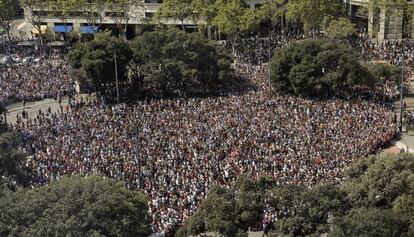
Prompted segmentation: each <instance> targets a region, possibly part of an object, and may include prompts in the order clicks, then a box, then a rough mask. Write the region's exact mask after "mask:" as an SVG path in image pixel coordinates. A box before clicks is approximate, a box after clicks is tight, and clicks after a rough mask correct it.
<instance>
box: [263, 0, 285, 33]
mask: <svg viewBox="0 0 414 237" xmlns="http://www.w3.org/2000/svg"><path fill="white" fill-rule="evenodd" d="M286 6H287V1H285V0H266V1H265V2H264V4H263V5H262V6H261V7H260V9H259V15H260V17H261V20H262V21H267V22H270V23H271V24H272V25H273V26H275V23H276V22H277V21H280V23H281V24H283V17H285V15H286V11H287V7H286ZM282 28H283V26H282ZM272 30H273V29H272Z"/></svg>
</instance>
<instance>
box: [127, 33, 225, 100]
mask: <svg viewBox="0 0 414 237" xmlns="http://www.w3.org/2000/svg"><path fill="white" fill-rule="evenodd" d="M131 48H132V52H133V60H132V63H131V64H132V66H131V70H132V71H133V72H134V77H135V79H136V81H138V84H139V85H142V84H143V83H145V84H146V85H147V86H149V87H150V88H152V89H154V88H156V89H159V90H161V91H162V92H163V93H167V92H173V91H179V93H180V94H182V95H184V94H186V93H187V92H191V91H194V90H202V91H209V90H213V89H214V88H216V87H217V86H218V85H220V84H223V83H225V82H226V81H227V79H229V77H230V74H231V69H230V68H231V67H230V64H231V61H230V59H229V58H228V56H226V55H225V53H224V50H223V49H222V48H221V46H219V45H217V44H216V43H215V42H212V41H208V40H207V39H205V38H204V37H202V36H200V35H199V34H185V33H184V32H182V31H180V30H178V29H173V28H172V29H166V30H158V31H154V32H146V33H144V34H143V35H141V36H139V37H137V38H136V39H135V40H134V41H133V42H132V43H131ZM139 89H141V88H139Z"/></svg>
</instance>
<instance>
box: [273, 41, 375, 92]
mask: <svg viewBox="0 0 414 237" xmlns="http://www.w3.org/2000/svg"><path fill="white" fill-rule="evenodd" d="M271 80H272V85H273V87H274V88H275V89H276V91H278V92H280V93H292V94H295V95H299V96H305V97H307V96H309V97H313V96H332V95H334V94H335V93H336V92H338V91H344V90H349V89H352V87H354V86H370V85H373V84H374V83H375V80H374V79H373V77H372V76H371V75H370V74H369V73H368V71H367V70H366V69H365V68H364V67H363V66H362V65H361V63H360V59H359V55H358V54H357V53H356V51H354V50H353V49H351V48H350V47H348V46H346V45H344V44H341V43H336V42H332V41H328V40H303V41H298V42H294V43H292V44H290V45H288V46H287V47H285V48H283V49H281V50H279V51H278V52H277V53H276V54H275V55H274V57H273V59H272V62H271Z"/></svg>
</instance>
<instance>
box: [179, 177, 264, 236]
mask: <svg viewBox="0 0 414 237" xmlns="http://www.w3.org/2000/svg"><path fill="white" fill-rule="evenodd" d="M262 214H263V198H262V194H261V192H259V186H258V183H256V182H253V181H252V180H250V179H249V178H246V177H241V178H240V179H239V180H238V181H237V182H236V183H235V184H234V186H233V187H231V188H222V187H218V186H216V187H213V188H212V189H211V190H210V192H209V195H208V196H207V198H206V200H204V202H203V203H202V204H201V206H200V207H199V208H198V210H197V212H196V213H195V214H194V216H193V217H192V218H191V220H190V221H189V222H188V223H187V224H186V226H185V227H184V228H183V229H181V230H179V233H180V234H181V235H182V236H184V235H186V234H193V235H195V234H198V233H201V232H202V231H205V230H207V231H214V232H218V233H220V234H222V235H224V236H229V237H231V236H236V234H238V235H240V234H241V233H244V232H246V231H247V229H248V227H249V226H253V225H254V224H256V223H257V222H258V221H260V219H261V215H262Z"/></svg>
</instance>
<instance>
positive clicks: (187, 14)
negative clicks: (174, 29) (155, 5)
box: [157, 0, 194, 32]
mask: <svg viewBox="0 0 414 237" xmlns="http://www.w3.org/2000/svg"><path fill="white" fill-rule="evenodd" d="M157 14H158V16H159V17H160V18H172V19H173V20H175V19H177V20H179V21H180V23H181V28H182V30H183V31H184V32H185V27H184V22H185V21H186V20H189V19H193V16H194V9H193V6H192V0H165V1H163V3H162V6H161V8H160V10H159V11H158V12H157Z"/></svg>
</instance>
